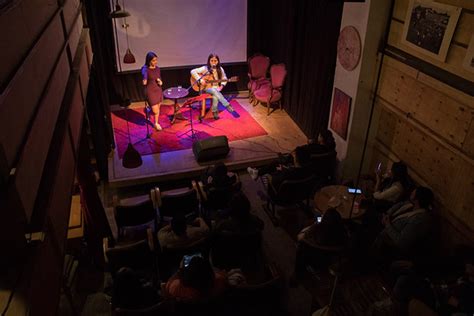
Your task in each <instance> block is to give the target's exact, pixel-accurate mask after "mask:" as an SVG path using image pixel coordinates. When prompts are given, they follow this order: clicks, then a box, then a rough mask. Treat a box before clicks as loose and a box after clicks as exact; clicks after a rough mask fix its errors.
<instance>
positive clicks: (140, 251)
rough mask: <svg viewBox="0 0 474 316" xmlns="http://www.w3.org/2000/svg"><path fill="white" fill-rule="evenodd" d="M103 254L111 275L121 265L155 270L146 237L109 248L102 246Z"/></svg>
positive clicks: (139, 269)
mask: <svg viewBox="0 0 474 316" xmlns="http://www.w3.org/2000/svg"><path fill="white" fill-rule="evenodd" d="M104 248H105V249H104V254H105V258H106V261H107V266H108V268H109V271H110V273H111V274H112V277H115V274H116V272H117V271H118V270H119V269H120V268H122V267H129V268H132V269H133V270H135V271H145V270H146V271H148V272H150V273H151V272H153V273H154V272H155V271H156V261H155V260H156V258H155V253H154V251H153V250H152V248H151V246H150V244H149V243H148V240H147V239H143V240H140V241H137V242H135V243H130V244H122V245H121V244H117V245H115V247H111V248H109V247H108V246H104Z"/></svg>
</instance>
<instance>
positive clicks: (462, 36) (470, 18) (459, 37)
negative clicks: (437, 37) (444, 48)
mask: <svg viewBox="0 0 474 316" xmlns="http://www.w3.org/2000/svg"><path fill="white" fill-rule="evenodd" d="M473 32H474V13H472V12H467V11H462V13H461V16H460V17H459V20H458V25H457V27H456V32H454V35H453V41H455V42H457V43H461V44H464V45H468V44H469V41H470V40H471V35H472V33H473Z"/></svg>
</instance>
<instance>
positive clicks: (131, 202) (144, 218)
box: [113, 194, 157, 238]
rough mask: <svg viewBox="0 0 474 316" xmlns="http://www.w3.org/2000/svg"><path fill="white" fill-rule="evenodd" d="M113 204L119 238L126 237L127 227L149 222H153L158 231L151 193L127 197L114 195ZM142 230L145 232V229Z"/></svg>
mask: <svg viewBox="0 0 474 316" xmlns="http://www.w3.org/2000/svg"><path fill="white" fill-rule="evenodd" d="M113 205H114V213H115V221H116V223H117V227H118V235H119V238H121V237H124V235H125V231H126V230H127V229H129V228H133V227H135V228H139V226H142V225H147V224H151V225H152V226H151V227H152V228H153V229H154V231H155V232H156V231H157V213H156V208H155V207H154V206H153V203H152V200H151V198H150V195H149V194H145V195H140V196H135V197H131V198H126V199H119V198H118V197H117V196H114V197H113ZM141 231H142V232H144V231H145V229H142V230H141ZM141 237H145V234H144V233H143V234H141Z"/></svg>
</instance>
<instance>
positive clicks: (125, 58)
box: [122, 19, 135, 64]
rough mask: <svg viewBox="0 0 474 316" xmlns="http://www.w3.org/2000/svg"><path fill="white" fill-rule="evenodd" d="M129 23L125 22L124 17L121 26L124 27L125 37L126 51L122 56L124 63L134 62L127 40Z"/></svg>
mask: <svg viewBox="0 0 474 316" xmlns="http://www.w3.org/2000/svg"><path fill="white" fill-rule="evenodd" d="M129 26H130V25H129V24H128V23H127V20H126V19H124V23H123V24H122V27H123V28H125V38H126V39H127V51H126V52H125V55H124V56H123V63H124V64H134V63H135V56H134V55H133V53H132V51H131V50H130V43H129V42H128V27H129Z"/></svg>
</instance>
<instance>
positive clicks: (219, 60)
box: [207, 53, 222, 79]
mask: <svg viewBox="0 0 474 316" xmlns="http://www.w3.org/2000/svg"><path fill="white" fill-rule="evenodd" d="M212 57H216V58H217V65H216V70H217V79H222V70H221V59H220V58H219V56H218V55H217V54H214V53H210V54H209V56H208V57H207V70H209V71H212V67H211V58H212Z"/></svg>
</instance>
